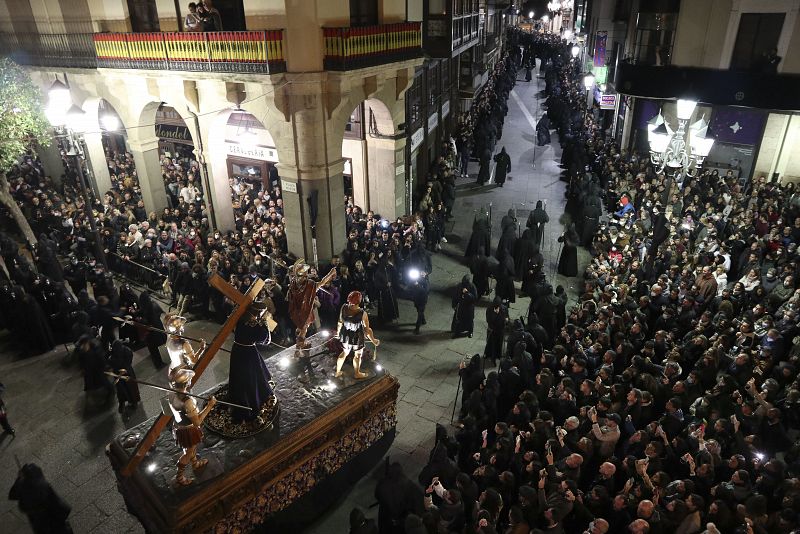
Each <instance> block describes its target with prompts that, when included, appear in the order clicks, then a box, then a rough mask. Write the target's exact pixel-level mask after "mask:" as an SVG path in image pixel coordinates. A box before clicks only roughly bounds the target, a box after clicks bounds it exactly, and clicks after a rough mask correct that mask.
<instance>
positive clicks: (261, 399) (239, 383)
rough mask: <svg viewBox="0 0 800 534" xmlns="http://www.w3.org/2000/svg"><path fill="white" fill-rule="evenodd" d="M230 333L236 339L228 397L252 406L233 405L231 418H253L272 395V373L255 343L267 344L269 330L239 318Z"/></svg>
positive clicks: (236, 420)
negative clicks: (236, 406) (247, 408)
mask: <svg viewBox="0 0 800 534" xmlns="http://www.w3.org/2000/svg"><path fill="white" fill-rule="evenodd" d="M233 336H234V340H235V341H234V342H233V347H232V348H231V368H230V378H229V379H228V390H229V391H228V399H227V400H228V402H232V403H234V404H241V405H243V406H249V407H250V408H252V410H243V409H241V408H234V409H233V420H234V422H236V423H240V422H242V421H251V420H253V419H255V418H256V416H258V414H259V412H260V410H261V405H262V404H264V403H265V402H266V401H267V399H268V398H269V397H270V396H272V388H271V387H270V385H269V381H270V380H271V379H272V375H270V373H269V370H268V369H267V365H266V364H265V363H264V358H262V357H261V354H259V352H258V347H257V346H256V344H259V345H265V344H268V343H269V342H270V334H269V330H268V329H267V327H266V326H264V325H262V324H257V325H255V326H249V325H248V324H247V322H246V321H245V320H242V321H239V323H238V324H237V325H236V329H235V330H234V334H233Z"/></svg>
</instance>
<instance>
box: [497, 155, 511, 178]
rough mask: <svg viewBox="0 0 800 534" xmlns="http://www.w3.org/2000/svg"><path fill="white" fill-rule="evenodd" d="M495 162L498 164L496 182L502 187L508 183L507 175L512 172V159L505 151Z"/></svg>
mask: <svg viewBox="0 0 800 534" xmlns="http://www.w3.org/2000/svg"><path fill="white" fill-rule="evenodd" d="M494 161H495V163H497V166H496V167H495V169H494V182H495V183H496V184H497V185H499V186H502V185H503V184H504V183H505V181H506V175H507V174H508V173H510V172H511V157H510V156H509V155H508V154H506V151H505V149H503V150H501V151H500V153H499V154H497V155H496V156H495V157H494Z"/></svg>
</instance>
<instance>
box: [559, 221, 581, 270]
mask: <svg viewBox="0 0 800 534" xmlns="http://www.w3.org/2000/svg"><path fill="white" fill-rule="evenodd" d="M558 241H559V242H560V243H564V246H563V248H562V249H561V257H560V258H559V260H558V274H560V275H563V276H578V234H577V233H576V232H575V225H574V224H570V225H569V228H568V229H567V231H566V232H564V235H562V236H561V237H559V238H558Z"/></svg>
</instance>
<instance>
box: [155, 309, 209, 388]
mask: <svg viewBox="0 0 800 534" xmlns="http://www.w3.org/2000/svg"><path fill="white" fill-rule="evenodd" d="M186 322H187V321H186V317H183V316H181V315H178V314H175V313H168V314H167V315H165V316H164V330H165V331H166V332H167V342H166V346H167V354H169V371H168V373H167V376H168V377H169V379H170V380H172V377H173V374H174V373H175V372H176V371H177V370H178V369H191V368H192V367H194V364H196V363H197V360H198V359H199V358H200V355H201V354H202V353H203V351H204V350H205V348H206V345H205V342H204V343H201V345H200V347H199V348H198V349H197V350H195V349H193V348H192V345H191V344H190V343H189V341H187V340H186V338H184V337H183V330H184V327H185V326H186Z"/></svg>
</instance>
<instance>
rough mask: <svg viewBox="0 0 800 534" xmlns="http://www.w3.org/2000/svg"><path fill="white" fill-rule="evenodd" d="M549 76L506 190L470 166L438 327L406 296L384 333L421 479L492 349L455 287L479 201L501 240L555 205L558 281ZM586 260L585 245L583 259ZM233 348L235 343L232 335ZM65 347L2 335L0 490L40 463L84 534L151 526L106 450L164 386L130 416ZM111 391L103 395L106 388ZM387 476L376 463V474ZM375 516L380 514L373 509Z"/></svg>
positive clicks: (356, 501) (327, 522) (152, 373)
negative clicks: (39, 350)
mask: <svg viewBox="0 0 800 534" xmlns="http://www.w3.org/2000/svg"><path fill="white" fill-rule="evenodd" d="M543 87H544V80H543V79H541V78H538V79H537V78H534V80H533V81H531V82H524V81H520V82H519V83H518V84H517V86H516V88H515V89H514V91H513V92H512V95H511V98H510V99H509V102H508V107H509V113H508V116H507V117H506V121H505V127H504V130H503V138H502V139H501V140H500V142H499V143H498V145H497V150H499V149H500V147H502V146H505V147H506V150H507V152H508V153H509V154H510V156H511V161H512V167H511V168H512V172H511V173H510V176H509V178H508V181H507V182H506V184H505V186H504V187H503V188H499V187H497V186H495V185H494V184H490V185H486V186H484V187H477V186H476V184H474V176H475V175H476V174H477V165H476V164H475V163H472V164H471V168H470V170H471V171H472V172H471V174H472V176H473V178H471V179H470V180H467V179H462V180H459V182H458V184H457V186H458V198H457V200H456V206H455V209H454V213H455V214H456V218H455V219H454V221H452V222H451V223H449V226H448V228H447V233H446V235H447V239H448V243H447V244H444V245H443V250H442V252H441V253H439V254H435V255H434V257H433V264H434V269H433V273H432V274H431V295H430V299H429V302H428V307H427V313H426V316H427V319H428V324H427V325H426V326H424V327H423V329H422V333H421V335H419V336H415V335H413V329H414V321H415V318H416V314H415V311H414V308H413V306H412V304H411V303H410V302H408V301H401V302H400V321H399V323H398V324H396V325H393V326H392V327H391V328H389V329H377V330H376V333H377V335H378V337H379V338H380V339H381V341H382V344H381V347H380V349H379V351H378V356H379V359H380V360H381V362H382V363H383V365H384V367H385V368H386V369H387V370H388V371H389V372H390V373H392V374H394V375H395V376H397V377H398V378H399V380H400V398H399V401H398V406H397V407H398V427H397V429H398V433H397V437H396V439H395V441H394V444H393V446H392V448H391V450H390V453H389V454H390V456H391V459H392V461H399V462H400V463H401V464H403V466H404V467H405V469H406V472H407V473H408V474H409V475H410V476H411V477H412V478H414V479H416V476H417V474H418V472H419V470H420V469H421V468H422V466H423V465H424V464H425V463H426V462H427V458H428V453H429V450H430V448H431V446H432V443H433V437H434V425H435V423H437V422H442V423H449V421H450V417H451V414H452V412H453V406H454V400H455V396H456V388H457V384H458V372H457V371H458V363H459V362H460V361H461V360H462V359H463V358H465V357H467V356H471V355H472V354H475V353H483V347H484V344H485V339H486V337H485V334H486V330H485V321H484V313H485V309H486V306H487V305H488V302H489V300H488V299H487V298H484V299H483V300H482V301H481V302H480V303H479V305H478V306H477V309H476V317H475V334H474V337H473V338H471V339H470V338H461V339H451V337H450V332H449V327H450V320H451V317H452V309H451V307H450V292H451V289H452V288H453V287H454V286H455V285H456V284H457V283H458V282H459V281H460V279H461V277H462V276H463V274H465V273H466V272H468V269H467V268H466V267H465V265H464V263H465V262H464V258H463V250H464V246H465V244H466V241H467V240H468V239H469V234H470V232H471V227H472V221H473V216H474V213H475V211H476V210H478V209H480V208H481V206H488V204H489V203H491V205H492V212H493V218H492V223H493V233H492V236H493V244H496V243H497V239H498V237H499V233H500V228H499V225H500V219H501V217H502V216H503V215H504V214H505V213H506V212H507V210H508V209H514V208H516V209H517V216H518V219H519V220H520V221H522V225H523V228H522V229H524V221H525V220H526V219H527V216H528V213H529V212H530V211H531V210H532V209H533V207H534V206H535V203H536V201H537V200H540V199H541V200H547V211H548V213H549V214H550V219H551V223H550V224H548V225H547V226H546V228H545V238H544V246H543V250H542V252H543V254H544V257H545V260H546V272H547V274H548V277H549V278H550V280H553V276H552V273H553V272H554V271H555V263H556V261H557V255H558V242H557V239H558V236H559V235H561V232H563V227H562V225H561V224H560V223H559V222H558V220H559V217H560V215H561V214H562V212H563V208H564V202H565V201H564V182H561V181H560V180H559V177H558V176H559V172H560V169H559V167H558V162H559V161H560V156H561V150H560V148H559V147H558V144H557V138H556V137H555V136H554V137H553V141H554V144H553V145H548V146H546V147H536V146H535V133H534V124H535V122H536V121H537V120H538V118H539V117H540V116H541V114H542V113H543V111H544V110H543V109H541V107H540V102H541V99H540V98H538V92H539V91H540V90H541V89H542V88H543ZM585 260H586V257H585V253H584V252H582V251H579V262H581V263H582V262H584V261H585ZM576 282H577V279H567V280H564V279H562V278H561V277H560V276H557V277H556V279H555V280H553V285H556V284H562V285H564V286H565V288H567V291H568V293H570V294H571V295H574V294H575V292H576V291H577V288H575V287H572V286H574V285H575V283H576ZM528 304H529V299H528V298H518V299H517V302H516V303H515V304H513V305H512V307H511V317H512V318H516V317H518V316H519V315H523V314H525V313H526V311H527V307H528ZM217 328H218V325H216V324H214V323H208V322H205V321H196V322H192V323H190V325H189V327H187V330H188V333H189V335H192V336H197V337H204V338H205V339H209V340H210V339H211V338H212V337H213V335H214V333H215V332H216V330H217ZM229 343H230V342H229ZM65 354H66V347H63V346H62V347H58V348H56V349H55V350H53V351H51V352H50V353H48V354H44V355H42V356H37V357H34V358H28V359H22V358H21V357H20V356H19V355H18V354H15V353H14V351H13V349H12V347H11V346H10V344H9V342H8V339H7V338H3V337H0V381H2V382H4V383H5V385H6V388H7V391H6V394H5V400H6V404H7V407H8V411H9V420H10V422H11V423H12V425H14V426H15V428H16V430H17V436H16V438H13V439H12V438H11V437H10V436H7V435H3V436H0V480H2V481H3V483H2V485H0V490H1V492H0V495H3V496H4V495H5V494H6V492H7V491H8V489H9V488H10V486H11V484H12V483H13V481H14V478H15V476H16V471H17V465H16V462H17V461H19V462H21V463H25V462H36V463H38V464H39V465H40V466H41V467H42V468H43V469H44V472H45V475H46V476H47V478H48V480H49V481H50V483H51V484H52V485H53V486H54V487H55V489H56V490H57V491H58V492H59V493H60V494H61V495H62V496H63V497H64V498H65V499H66V501H67V502H68V503H69V504H70V505H71V506H72V515H71V516H70V521H71V523H72V525H73V528H74V530H75V532H76V533H94V532H96V533H111V532H113V533H115V534H116V533H124V532H137V533H138V532H142V528H141V526H140V525H139V523H138V522H137V521H136V519H135V518H134V517H133V516H131V515H129V514H128V513H127V511H126V510H125V505H124V503H123V500H122V497H121V496H120V494H119V493H118V492H117V490H116V480H115V477H114V475H113V473H112V471H111V468H110V466H109V463H108V460H107V459H106V457H105V452H104V448H105V445H106V444H107V443H108V442H109V441H110V439H111V438H112V437H113V436H115V435H117V434H118V433H120V432H121V431H123V430H124V429H126V428H130V427H131V426H134V425H136V424H138V423H140V422H142V421H144V420H145V419H147V418H148V417H151V416H153V415H154V414H156V413H158V411H159V398H160V397H161V393H159V392H157V391H155V390H152V389H149V388H144V387H142V388H141V391H142V401H143V402H142V403H141V404H140V405H139V408H138V409H137V410H136V411H135V412H133V413H131V414H128V415H127V416H126V417H121V416H120V415H119V414H118V413H117V411H116V409H115V407H116V403H115V402H114V401H111V402H110V403H109V404H108V405H104V403H103V399H102V398H93V397H87V396H86V395H85V394H84V393H83V380H82V377H81V373H80V371H79V369H78V367H77V364H76V363H70V362H66V361H65ZM134 361H135V369H136V373H137V376H138V377H139V378H142V379H144V380H150V381H154V382H157V383H161V384H166V379H165V378H166V377H165V373H164V372H160V371H156V370H155V369H154V367H153V365H152V363H151V362H150V360H149V358H148V357H147V351H146V349H144V350H140V351H138V352H137V353H136V355H135V360H134ZM227 371H228V357H227V354H223V353H220V354H219V355H218V356H217V358H215V361H214V362H213V363H212V365H211V366H209V368H208V370H207V371H206V373H205V374H204V375H203V377H202V379H201V380H200V384H199V388H200V389H201V390H202V389H205V388H207V387H211V386H212V385H214V384H216V383H217V382H220V381H222V380H225V379H226V378H227ZM101 396H102V395H101ZM379 472H380V469H379V468H376V470H375V472H374V473H375V475H376V476H377V473H379ZM374 478H375V477H374V476H367V477H365V478H364V479H362V480H361V481H360V482H358V483H357V484H356V485H355V486H354V487H353V488H352V489H351V490H350V491H349V492H346V493H345V494H343V495H342V497H341V498H340V500H339V502H338V503H337V505H336V506H334V507H332V508H331V509H330V510H329V511H328V512H326V514H325V515H323V516H322V517H321V518H319V519H318V520H317V521H316V522H315V523H314V524H313V525H311V526H310V527H309V528H308V529H306V532H309V533H315V534H317V533H318V534H323V533H325V534H327V533H331V532H345V531H346V529H347V527H348V515H349V512H350V510H351V508H352V507H353V506H361V507H363V508H368V507H369V506H370V505H371V504H372V503H373V502H374V498H373V494H372V493H373V490H374V487H375V480H374ZM368 515H371V516H376V515H377V510H375V509H373V510H370V511H368ZM0 525H2V528H1V529H0V530H2V531H3V532H8V533H14V532H29V527H28V525H27V521H26V519H25V517H24V516H23V515H22V514H21V513H20V512H19V511H18V509H17V507H16V504H15V503H11V502H10V501H8V500H5V499H0Z"/></svg>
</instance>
